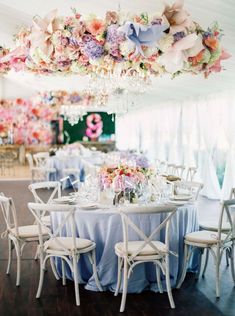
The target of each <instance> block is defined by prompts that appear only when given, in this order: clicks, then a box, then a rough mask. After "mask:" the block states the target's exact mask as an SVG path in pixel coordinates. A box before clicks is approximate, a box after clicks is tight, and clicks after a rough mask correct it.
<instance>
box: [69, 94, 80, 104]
mask: <svg viewBox="0 0 235 316" xmlns="http://www.w3.org/2000/svg"><path fill="white" fill-rule="evenodd" d="M69 99H70V102H71V103H78V102H80V101H81V100H82V98H81V97H80V95H71V96H70V98H69Z"/></svg>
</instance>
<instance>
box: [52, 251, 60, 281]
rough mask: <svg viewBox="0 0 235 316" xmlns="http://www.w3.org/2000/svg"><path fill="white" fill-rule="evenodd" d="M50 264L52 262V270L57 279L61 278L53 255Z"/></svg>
mask: <svg viewBox="0 0 235 316" xmlns="http://www.w3.org/2000/svg"><path fill="white" fill-rule="evenodd" d="M50 264H51V270H52V272H53V274H54V276H55V278H56V280H59V279H60V277H59V275H58V273H57V271H56V267H55V262H54V259H53V257H50Z"/></svg>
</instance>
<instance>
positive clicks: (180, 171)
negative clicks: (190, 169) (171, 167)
mask: <svg viewBox="0 0 235 316" xmlns="http://www.w3.org/2000/svg"><path fill="white" fill-rule="evenodd" d="M184 170H185V166H183V165H177V166H175V175H176V176H177V177H180V178H181V179H182V178H183V174H184Z"/></svg>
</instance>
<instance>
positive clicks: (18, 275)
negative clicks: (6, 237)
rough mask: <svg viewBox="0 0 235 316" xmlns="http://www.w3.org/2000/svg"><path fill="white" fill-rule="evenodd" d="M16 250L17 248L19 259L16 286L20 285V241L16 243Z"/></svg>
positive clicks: (17, 257)
mask: <svg viewBox="0 0 235 316" xmlns="http://www.w3.org/2000/svg"><path fill="white" fill-rule="evenodd" d="M15 250H16V259H17V275H16V286H20V270H21V253H20V245H19V244H18V243H17V244H16V245H15Z"/></svg>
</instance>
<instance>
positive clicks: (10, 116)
mask: <svg viewBox="0 0 235 316" xmlns="http://www.w3.org/2000/svg"><path fill="white" fill-rule="evenodd" d="M94 100H95V96H93V95H87V94H84V93H78V92H71V93H68V92H66V91H63V90H58V91H45V92H40V93H38V94H36V95H35V96H33V97H31V98H29V99H22V98H17V99H12V100H8V99H2V100H0V137H1V138H8V137H9V135H10V134H11V135H12V137H13V143H15V144H39V143H42V144H50V143H51V140H52V131H51V124H50V123H51V121H52V120H55V119H57V118H58V117H59V115H60V106H61V105H63V104H76V105H78V106H79V105H80V104H81V105H83V106H84V105H85V106H90V105H92V104H93V102H94Z"/></svg>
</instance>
